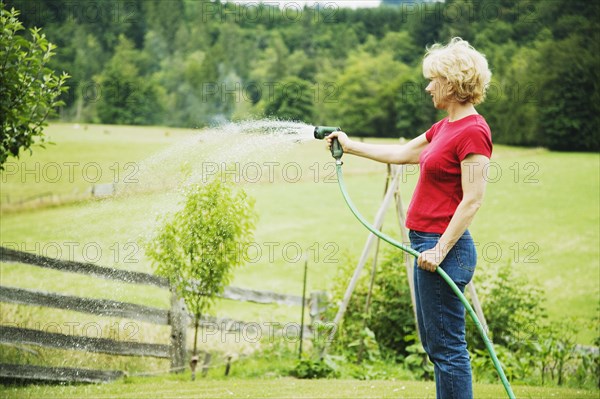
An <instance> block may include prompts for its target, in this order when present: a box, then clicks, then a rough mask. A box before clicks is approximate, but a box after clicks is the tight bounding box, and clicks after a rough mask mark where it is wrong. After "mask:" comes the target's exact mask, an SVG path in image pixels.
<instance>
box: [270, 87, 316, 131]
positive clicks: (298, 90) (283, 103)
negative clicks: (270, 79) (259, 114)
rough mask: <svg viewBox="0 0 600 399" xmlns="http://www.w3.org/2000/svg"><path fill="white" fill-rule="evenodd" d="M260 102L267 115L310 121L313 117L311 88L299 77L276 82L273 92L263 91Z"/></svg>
mask: <svg viewBox="0 0 600 399" xmlns="http://www.w3.org/2000/svg"><path fill="white" fill-rule="evenodd" d="M261 102H262V103H263V104H264V107H265V108H264V109H265V111H264V113H265V115H267V116H269V117H276V118H279V119H285V120H295V121H302V120H304V121H310V120H311V119H312V117H313V90H312V87H311V84H310V83H309V82H307V81H305V80H302V79H300V78H296V77H289V78H286V79H283V80H282V81H281V82H276V83H275V85H274V86H273V93H268V92H267V93H263V98H262V101H261Z"/></svg>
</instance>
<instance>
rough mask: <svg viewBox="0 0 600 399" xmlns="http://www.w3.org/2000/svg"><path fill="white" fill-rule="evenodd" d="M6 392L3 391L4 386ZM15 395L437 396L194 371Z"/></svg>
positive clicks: (483, 389)
mask: <svg viewBox="0 0 600 399" xmlns="http://www.w3.org/2000/svg"><path fill="white" fill-rule="evenodd" d="M513 390H514V393H515V395H516V396H517V397H519V398H530V399H548V398H560V399H587V398H590V399H592V398H597V397H598V396H597V395H598V393H597V392H595V391H584V390H577V389H567V388H541V387H525V386H515V387H513ZM0 392H1V391H0ZM473 393H474V395H475V397H476V398H480V399H502V398H506V397H507V395H506V392H505V391H504V388H503V387H502V386H501V385H490V384H476V385H475V386H474V387H473ZM3 397H4V398H6V399H10V398H19V399H25V398H56V399H59V398H69V399H71V398H94V399H116V398H119V399H121V398H149V397H152V398H278V399H279V398H335V399H341V398H404V399H409V398H415V399H416V398H419V399H421V398H434V397H435V385H434V383H433V382H417V381H357V380H296V379H292V378H279V379H271V380H269V379H254V380H245V379H237V378H235V377H234V378H229V379H216V380H201V381H196V382H190V381H189V376H186V378H185V379H184V378H183V377H173V376H171V377H157V378H134V379H129V380H128V381H126V382H118V383H113V384H104V385H88V386H79V387H77V386H67V387H64V386H62V387H48V386H36V387H31V388H12V389H5V390H4V392H3Z"/></svg>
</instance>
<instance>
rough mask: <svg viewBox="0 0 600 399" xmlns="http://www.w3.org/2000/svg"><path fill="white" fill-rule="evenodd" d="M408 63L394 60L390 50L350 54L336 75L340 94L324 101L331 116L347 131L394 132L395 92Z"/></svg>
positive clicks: (378, 133)
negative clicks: (374, 53)
mask: <svg viewBox="0 0 600 399" xmlns="http://www.w3.org/2000/svg"><path fill="white" fill-rule="evenodd" d="M408 73H410V69H409V67H408V66H407V65H405V64H403V63H401V62H397V61H394V59H393V55H392V53H391V52H389V51H383V52H381V54H379V55H377V56H372V55H371V54H368V53H365V52H364V51H358V52H354V53H352V54H351V55H350V57H349V59H348V61H347V64H346V68H345V69H344V71H343V72H342V73H341V74H340V76H339V78H338V79H336V83H337V88H338V89H339V96H338V97H337V98H336V101H332V102H330V103H325V104H323V105H324V106H325V107H326V108H327V109H328V110H329V113H330V118H332V120H334V121H336V124H339V125H340V126H342V127H345V129H347V130H348V131H349V132H350V133H352V134H357V135H362V136H379V137H393V136H395V135H396V132H397V129H396V120H397V115H396V104H395V101H396V95H397V93H398V90H399V88H400V85H401V82H402V79H403V77H405V76H406V75H407V74H408Z"/></svg>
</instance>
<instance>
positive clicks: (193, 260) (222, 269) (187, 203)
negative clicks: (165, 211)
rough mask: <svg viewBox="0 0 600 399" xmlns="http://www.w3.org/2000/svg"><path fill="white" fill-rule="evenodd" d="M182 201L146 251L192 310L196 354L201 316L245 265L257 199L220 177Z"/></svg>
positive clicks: (192, 189) (195, 187) (195, 188)
mask: <svg viewBox="0 0 600 399" xmlns="http://www.w3.org/2000/svg"><path fill="white" fill-rule="evenodd" d="M182 205H183V207H182V208H181V210H179V211H177V212H175V213H174V214H172V215H169V216H167V217H165V218H164V220H162V226H161V227H160V228H159V229H158V230H157V232H156V236H155V237H154V238H153V239H152V240H151V241H149V242H148V244H147V247H146V252H147V254H148V256H149V257H150V258H151V259H152V262H153V264H154V267H155V270H156V273H157V274H158V275H160V276H164V277H166V278H167V279H168V280H169V282H170V284H171V286H172V287H173V288H174V290H175V291H176V293H177V294H178V295H179V296H180V297H182V298H183V299H184V301H185V303H186V305H187V306H188V309H189V310H190V311H191V312H192V314H193V315H194V321H195V322H194V327H195V333H194V350H193V354H194V356H196V355H197V353H198V352H197V341H198V329H199V326H200V318H201V317H202V315H204V314H206V313H207V312H208V311H209V310H210V308H211V306H212V305H213V304H214V301H215V299H216V298H217V295H219V294H221V293H222V292H223V289H224V288H225V286H226V285H227V284H228V283H229V281H230V280H231V277H232V271H233V268H235V267H237V266H241V265H242V263H243V259H244V257H243V256H242V255H243V254H242V252H241V250H243V249H244V248H246V247H247V244H248V243H249V242H250V241H251V240H252V237H253V230H254V226H255V223H256V214H255V212H254V201H253V199H251V198H249V197H248V196H247V195H246V193H245V192H244V191H243V190H239V191H237V192H235V191H234V190H233V188H232V186H231V185H230V184H229V183H227V182H225V181H224V180H221V179H220V178H215V179H213V180H212V181H211V182H209V183H208V184H206V185H193V186H191V187H189V188H188V189H187V190H186V192H185V196H184V199H183V203H182Z"/></svg>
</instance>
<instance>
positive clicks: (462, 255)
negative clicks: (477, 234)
mask: <svg viewBox="0 0 600 399" xmlns="http://www.w3.org/2000/svg"><path fill="white" fill-rule="evenodd" d="M452 249H454V250H455V254H456V260H457V263H458V267H460V268H461V269H464V270H466V271H469V272H474V271H475V266H476V265H477V250H476V249H475V245H474V244H473V240H472V239H471V237H468V238H464V237H463V238H461V239H460V240H459V241H458V242H457V243H456V245H455V246H454V248H452Z"/></svg>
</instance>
